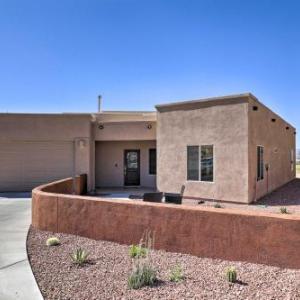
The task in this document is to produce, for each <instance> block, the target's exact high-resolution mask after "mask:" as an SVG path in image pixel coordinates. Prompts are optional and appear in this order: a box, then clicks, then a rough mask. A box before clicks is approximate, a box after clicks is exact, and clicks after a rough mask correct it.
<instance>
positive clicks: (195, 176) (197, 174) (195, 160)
mask: <svg viewBox="0 0 300 300" xmlns="http://www.w3.org/2000/svg"><path fill="white" fill-rule="evenodd" d="M187 179H188V180H196V181H199V180H200V181H209V182H213V181H214V147H213V145H204V146H188V147H187Z"/></svg>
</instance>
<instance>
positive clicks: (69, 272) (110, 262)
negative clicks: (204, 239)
mask: <svg viewBox="0 0 300 300" xmlns="http://www.w3.org/2000/svg"><path fill="white" fill-rule="evenodd" d="M51 236H57V237H58V238H59V239H60V241H61V245H60V246H53V247H47V246H46V244H45V243H46V240H47V238H49V237H51ZM27 247H28V254H29V259H30V263H31V267H32V270H33V273H34V275H35V277H36V280H37V282H38V285H39V287H40V289H41V292H42V294H43V296H44V297H45V299H46V300H48V299H56V300H58V299H72V300H75V299H80V300H85V299H264V300H267V299H300V270H290V269H281V268H276V267H270V266H265V265H258V264H251V263H245V262H229V261H222V260H218V259H207V258H199V257H195V256H191V255H184V254H179V253H169V252H165V251H156V250H153V251H152V259H153V264H154V267H155V268H156V270H157V272H158V278H159V281H158V283H157V284H156V285H155V286H154V287H144V288H141V289H139V290H130V289H129V288H128V286H127V278H128V275H129V273H130V271H131V267H132V261H131V259H130V257H129V255H128V250H129V247H128V246H126V245H119V244H116V243H112V242H107V241H95V240H91V239H88V238H83V237H78V236H74V235H68V234H53V233H50V232H45V231H38V230H36V229H34V228H31V229H30V231H29V235H28V244H27ZM77 247H81V248H83V249H85V250H86V251H88V253H89V263H88V264H85V265H84V266H82V267H76V266H74V265H73V264H72V262H71V258H70V253H71V252H73V251H74V249H76V248H77ZM232 251H234V249H232ZM178 264H179V265H181V267H182V269H183V271H184V275H185V279H184V280H183V281H181V282H179V283H172V282H170V281H169V272H170V269H171V268H172V267H174V266H176V265H178ZM229 266H234V267H235V268H236V269H237V272H238V280H239V281H238V282H237V283H234V284H230V283H228V282H227V281H226V279H225V276H224V272H225V269H226V268H227V267H229Z"/></svg>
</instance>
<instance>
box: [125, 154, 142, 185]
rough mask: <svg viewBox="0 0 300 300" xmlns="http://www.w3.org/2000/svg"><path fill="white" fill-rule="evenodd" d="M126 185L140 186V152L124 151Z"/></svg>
mask: <svg viewBox="0 0 300 300" xmlns="http://www.w3.org/2000/svg"><path fill="white" fill-rule="evenodd" d="M124 185H127V186H134V185H140V150H125V151H124Z"/></svg>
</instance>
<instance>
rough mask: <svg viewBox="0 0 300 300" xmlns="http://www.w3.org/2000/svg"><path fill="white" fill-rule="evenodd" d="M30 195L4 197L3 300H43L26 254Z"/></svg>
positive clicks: (0, 202)
mask: <svg viewBox="0 0 300 300" xmlns="http://www.w3.org/2000/svg"><path fill="white" fill-rule="evenodd" d="M30 223H31V198H30V195H28V194H0V299H1V300H17V299H22V300H42V299H43V298H42V296H41V293H40V291H39V289H38V286H37V284H36V281H35V279H34V276H33V274H32V271H31V268H30V265H29V262H28V259H27V252H26V238H27V232H28V228H29V225H30Z"/></svg>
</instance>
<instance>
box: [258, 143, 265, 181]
mask: <svg viewBox="0 0 300 300" xmlns="http://www.w3.org/2000/svg"><path fill="white" fill-rule="evenodd" d="M263 179H264V147H262V146H257V181H260V180H263Z"/></svg>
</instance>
